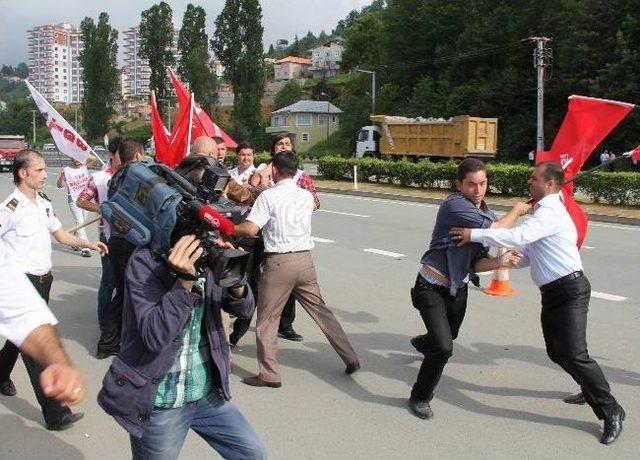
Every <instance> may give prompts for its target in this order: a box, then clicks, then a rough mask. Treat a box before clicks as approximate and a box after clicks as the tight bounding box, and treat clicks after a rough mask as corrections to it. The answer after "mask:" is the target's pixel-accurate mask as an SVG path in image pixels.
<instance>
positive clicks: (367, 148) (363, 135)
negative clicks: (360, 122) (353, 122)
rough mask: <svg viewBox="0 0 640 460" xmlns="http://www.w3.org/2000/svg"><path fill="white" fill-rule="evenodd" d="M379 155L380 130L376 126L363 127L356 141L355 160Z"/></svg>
mask: <svg viewBox="0 0 640 460" xmlns="http://www.w3.org/2000/svg"><path fill="white" fill-rule="evenodd" d="M378 155H380V128H379V127H378V126H376V125H370V126H363V127H362V128H361V129H360V131H359V132H358V139H357V140H356V158H363V157H373V156H378Z"/></svg>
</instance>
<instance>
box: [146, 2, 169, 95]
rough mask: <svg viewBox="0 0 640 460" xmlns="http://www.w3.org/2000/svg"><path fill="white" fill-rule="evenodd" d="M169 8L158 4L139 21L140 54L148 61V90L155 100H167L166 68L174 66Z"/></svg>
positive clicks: (163, 4)
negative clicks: (153, 93) (152, 92)
mask: <svg viewBox="0 0 640 460" xmlns="http://www.w3.org/2000/svg"><path fill="white" fill-rule="evenodd" d="M171 15H172V11H171V7H170V6H169V5H168V4H167V3H165V2H160V3H158V4H156V5H153V6H152V7H151V8H149V9H148V10H144V11H143V12H142V15H141V19H140V30H139V35H140V54H141V55H142V57H145V58H147V59H148V60H149V67H150V68H151V76H150V78H149V89H150V90H152V91H155V92H156V98H157V99H164V100H168V99H169V95H170V92H169V77H168V76H167V67H171V66H173V65H174V64H175V58H174V56H173V52H172V51H171V48H172V47H173V23H172V22H171Z"/></svg>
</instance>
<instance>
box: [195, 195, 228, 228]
mask: <svg viewBox="0 0 640 460" xmlns="http://www.w3.org/2000/svg"><path fill="white" fill-rule="evenodd" d="M192 203H193V202H192ZM193 205H195V206H197V207H198V209H197V211H198V217H199V218H200V220H201V221H202V222H205V223H207V224H208V225H210V226H212V227H214V228H217V229H218V230H219V231H220V233H221V234H223V235H224V236H231V235H233V232H234V231H235V225H233V222H231V221H230V220H229V219H227V218H226V217H225V216H223V215H222V214H220V213H219V212H218V211H216V210H215V209H213V208H212V207H211V206H209V205H207V204H202V205H201V204H200V203H198V202H195V203H193ZM193 205H192V206H193Z"/></svg>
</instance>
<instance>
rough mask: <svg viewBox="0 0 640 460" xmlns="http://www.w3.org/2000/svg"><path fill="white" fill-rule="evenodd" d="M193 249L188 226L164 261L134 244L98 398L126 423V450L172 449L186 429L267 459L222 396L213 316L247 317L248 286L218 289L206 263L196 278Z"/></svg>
mask: <svg viewBox="0 0 640 460" xmlns="http://www.w3.org/2000/svg"><path fill="white" fill-rule="evenodd" d="M227 244H228V243H227ZM201 255H202V248H200V242H199V241H198V240H197V239H195V237H194V236H193V235H188V236H183V237H181V238H180V239H179V240H178V241H177V242H176V243H175V245H174V246H173V248H172V249H171V251H170V252H169V254H168V256H167V258H166V260H165V259H164V258H163V257H161V256H160V255H158V254H156V253H154V252H152V251H151V250H150V249H148V248H139V249H137V250H136V251H135V252H134V253H133V255H132V256H131V260H130V261H129V264H128V266H127V270H126V288H125V301H124V313H123V328H122V341H121V349H120V352H119V354H118V355H117V356H116V357H115V358H114V360H113V363H112V364H111V367H110V368H109V370H108V371H107V374H106V375H105V377H104V380H103V387H102V390H101V391H100V393H99V394H98V403H99V404H100V406H101V407H102V408H103V409H104V410H105V411H106V412H107V413H108V414H109V415H112V416H113V417H114V418H115V419H116V421H117V422H118V423H119V424H120V425H122V427H123V428H124V429H125V430H127V431H128V432H129V434H130V438H131V450H132V454H133V458H134V459H142V458H144V459H174V458H178V455H179V453H180V449H181V447H182V444H183V443H184V439H185V437H186V435H187V432H188V431H189V429H190V428H191V429H193V430H194V431H195V432H196V433H197V434H198V435H200V436H201V437H202V438H203V439H204V440H205V441H206V442H207V443H209V445H211V446H212V447H213V448H214V449H215V450H216V451H217V452H218V453H219V454H220V455H221V456H222V457H224V458H230V459H240V458H242V459H262V458H266V447H265V445H264V443H263V441H262V440H261V439H260V437H259V436H258V435H257V434H256V432H255V431H254V430H253V428H252V427H251V425H250V424H249V422H248V421H247V420H246V419H245V418H244V416H243V415H242V413H241V412H240V410H239V409H238V408H237V407H236V406H235V404H234V403H232V402H231V401H230V399H231V396H230V392H229V369H230V366H229V344H228V342H227V340H226V337H225V334H224V330H223V327H222V322H221V317H220V313H221V309H224V310H226V311H228V312H230V313H233V314H235V315H236V316H238V317H251V315H252V314H253V311H254V308H255V302H254V299H253V294H252V293H251V290H250V288H249V287H248V286H244V285H243V286H239V287H233V288H222V287H221V286H220V285H219V284H218V283H217V281H216V279H215V278H214V276H213V274H212V273H211V272H210V271H208V272H207V274H206V276H205V277H203V278H199V279H198V280H196V281H194V278H195V276H194V275H196V270H195V268H194V263H195V262H196V261H197V260H198V259H199V258H200V256H201Z"/></svg>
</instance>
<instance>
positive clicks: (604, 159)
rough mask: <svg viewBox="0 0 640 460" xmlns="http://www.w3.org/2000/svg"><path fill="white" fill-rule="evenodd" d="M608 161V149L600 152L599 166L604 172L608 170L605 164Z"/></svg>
mask: <svg viewBox="0 0 640 460" xmlns="http://www.w3.org/2000/svg"><path fill="white" fill-rule="evenodd" d="M608 161H609V151H608V150H605V151H604V152H602V153H601V154H600V167H601V168H602V170H603V171H604V172H607V171H609V165H608V164H606V163H607V162H608Z"/></svg>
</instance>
